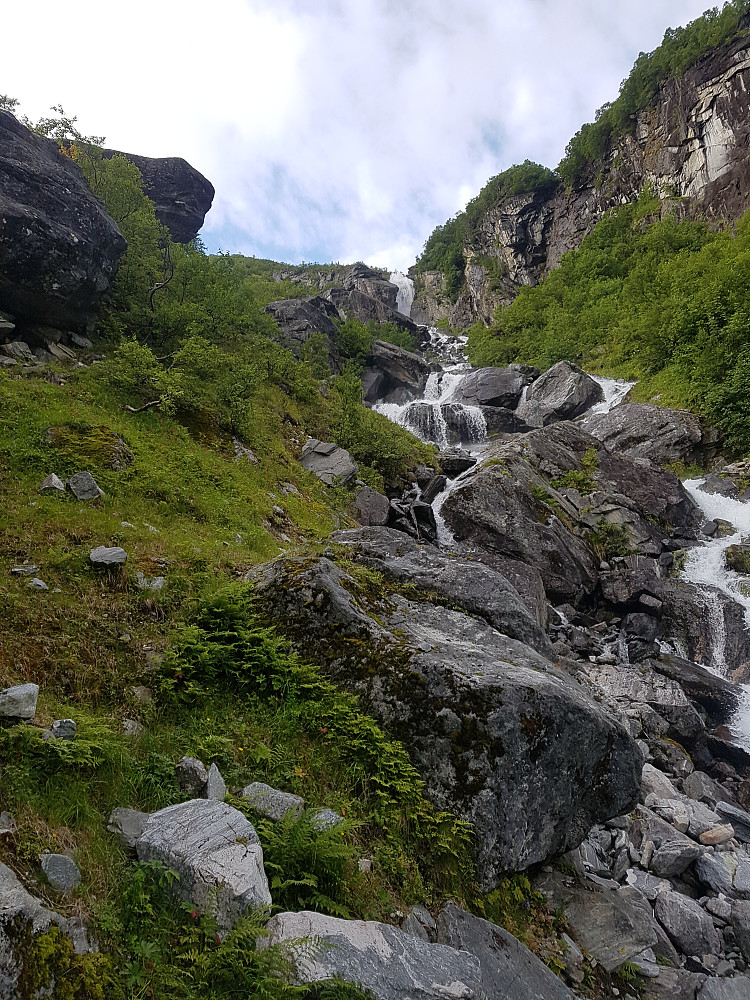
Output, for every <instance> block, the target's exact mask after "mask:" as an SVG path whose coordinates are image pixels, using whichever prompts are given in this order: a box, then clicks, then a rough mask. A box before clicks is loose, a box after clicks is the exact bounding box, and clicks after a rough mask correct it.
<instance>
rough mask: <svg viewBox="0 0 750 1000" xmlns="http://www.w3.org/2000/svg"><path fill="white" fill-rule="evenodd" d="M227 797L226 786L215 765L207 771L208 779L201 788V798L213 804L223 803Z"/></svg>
mask: <svg viewBox="0 0 750 1000" xmlns="http://www.w3.org/2000/svg"><path fill="white" fill-rule="evenodd" d="M226 796H227V785H226V782H225V781H224V779H223V778H222V776H221V771H219V769H218V767H217V766H216V764H212V765H211V767H209V769H208V777H207V778H206V784H205V785H204V787H203V798H204V799H211V800H212V801H214V802H223V801H224V799H225V798H226Z"/></svg>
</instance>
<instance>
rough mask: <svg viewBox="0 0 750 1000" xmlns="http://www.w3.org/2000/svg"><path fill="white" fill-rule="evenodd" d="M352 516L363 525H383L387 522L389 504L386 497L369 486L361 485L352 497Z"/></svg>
mask: <svg viewBox="0 0 750 1000" xmlns="http://www.w3.org/2000/svg"><path fill="white" fill-rule="evenodd" d="M352 506H353V507H354V516H355V517H356V518H357V520H358V521H359V523H360V524H362V525H365V526H371V525H374V526H383V525H386V524H388V515H389V514H390V510H391V504H390V501H389V499H388V497H386V496H383V494H382V493H378V492H377V490H373V489H372V488H371V487H369V486H362V487H361V488H360V489H359V490H357V493H356V494H355V497H354V502H353V504H352Z"/></svg>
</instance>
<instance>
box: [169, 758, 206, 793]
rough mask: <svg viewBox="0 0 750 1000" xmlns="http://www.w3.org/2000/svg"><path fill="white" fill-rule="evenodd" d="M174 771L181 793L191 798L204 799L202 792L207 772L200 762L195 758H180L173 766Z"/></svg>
mask: <svg viewBox="0 0 750 1000" xmlns="http://www.w3.org/2000/svg"><path fill="white" fill-rule="evenodd" d="M174 771H175V775H176V776H177V784H178V785H179V786H180V791H181V792H184V793H185V795H190V796H191V797H192V798H198V797H199V796H201V797H202V798H205V797H206V796H204V795H203V792H204V789H205V787H206V784H207V782H208V771H207V770H206V765H205V764H204V763H203V761H202V760H198V759H197V758H196V757H180V759H179V760H178V761H177V763H176V764H175V766H174Z"/></svg>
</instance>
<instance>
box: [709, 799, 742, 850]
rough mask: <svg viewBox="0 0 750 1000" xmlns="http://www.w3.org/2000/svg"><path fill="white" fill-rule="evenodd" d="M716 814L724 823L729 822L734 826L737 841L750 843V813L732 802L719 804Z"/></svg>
mask: <svg viewBox="0 0 750 1000" xmlns="http://www.w3.org/2000/svg"><path fill="white" fill-rule="evenodd" d="M716 812H717V813H718V814H719V816H721V817H722V819H723V820H724V822H727V821H728V822H729V823H731V824H732V826H733V827H734V835H735V837H736V838H737V840H739V841H741V842H742V843H743V844H748V843H750V813H747V812H745V810H744V809H740V807H739V806H736V805H733V804H732V803H731V802H717V803H716Z"/></svg>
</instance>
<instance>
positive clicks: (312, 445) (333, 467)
mask: <svg viewBox="0 0 750 1000" xmlns="http://www.w3.org/2000/svg"><path fill="white" fill-rule="evenodd" d="M299 460H300V464H301V465H302V468H303V469H307V471H308V472H312V473H314V475H316V476H317V477H318V479H320V481H321V482H323V483H325V484H326V485H327V486H348V485H349V484H350V483H351V482H353V481H354V479H356V477H357V471H358V467H357V463H356V462H355V461H354V459H353V458H352V456H351V455H350V454H349V452H348V451H345V450H344V448H339V446H338V445H337V444H333V443H332V442H326V441H317V440H316V439H315V438H308V440H307V443H306V444H305V446H304V447H303V449H302V454H301V455H300V459H299Z"/></svg>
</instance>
